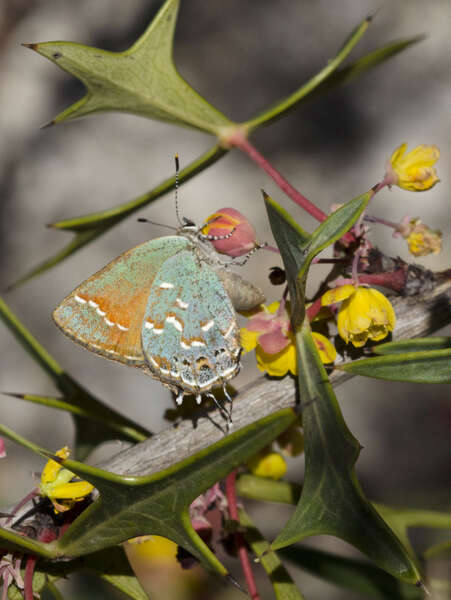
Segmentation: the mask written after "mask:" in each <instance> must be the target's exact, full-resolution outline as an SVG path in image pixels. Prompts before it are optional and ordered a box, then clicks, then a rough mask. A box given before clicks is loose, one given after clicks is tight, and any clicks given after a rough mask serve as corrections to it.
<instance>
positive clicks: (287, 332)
mask: <svg viewBox="0 0 451 600" xmlns="http://www.w3.org/2000/svg"><path fill="white" fill-rule="evenodd" d="M313 338H314V340H315V343H316V345H317V348H318V351H319V353H320V356H321V359H322V361H323V362H324V363H331V362H333V361H334V360H335V357H336V355H337V352H336V350H335V348H334V346H333V344H332V343H331V342H330V341H329V340H328V339H327V338H326V337H325V336H324V335H322V334H320V333H316V332H313ZM241 346H242V347H243V349H244V351H245V352H250V351H251V350H254V349H256V357H257V365H258V368H259V369H260V371H263V372H265V373H268V375H272V376H274V377H282V376H283V375H286V374H287V373H288V372H289V373H292V374H293V375H296V374H297V364H296V348H295V344H294V335H293V332H292V331H291V324H290V315H289V305H287V304H286V303H285V302H284V301H282V302H273V303H272V304H270V305H269V306H265V305H261V310H260V311H259V312H257V313H256V314H255V315H253V316H252V317H251V318H250V319H249V321H248V323H247V325H246V327H243V328H242V329H241Z"/></svg>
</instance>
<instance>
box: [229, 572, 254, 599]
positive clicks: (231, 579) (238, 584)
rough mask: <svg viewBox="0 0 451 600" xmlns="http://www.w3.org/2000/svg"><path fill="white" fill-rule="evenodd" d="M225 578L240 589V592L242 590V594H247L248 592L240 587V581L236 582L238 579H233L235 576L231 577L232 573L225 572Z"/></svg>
mask: <svg viewBox="0 0 451 600" xmlns="http://www.w3.org/2000/svg"><path fill="white" fill-rule="evenodd" d="M225 578H226V579H227V581H228V582H229V583H231V584H232V585H234V586H235V587H236V588H238V589H239V590H240V592H243V594H246V596H249V594H248V593H247V591H246V590H245V589H244V588H243V587H242V585H241V584H240V583H238V581H237V580H236V579H235V577H233V576H232V575H230V573H227V575H226V576H225Z"/></svg>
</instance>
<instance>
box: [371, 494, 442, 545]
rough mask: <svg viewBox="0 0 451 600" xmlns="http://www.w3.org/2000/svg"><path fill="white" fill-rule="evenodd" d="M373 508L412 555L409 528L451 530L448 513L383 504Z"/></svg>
mask: <svg viewBox="0 0 451 600" xmlns="http://www.w3.org/2000/svg"><path fill="white" fill-rule="evenodd" d="M374 507H375V508H376V510H377V512H378V513H379V514H380V515H381V516H382V518H383V519H384V520H385V521H386V522H387V523H388V524H389V525H390V527H391V528H392V529H393V531H394V532H395V533H396V535H397V536H398V538H399V539H400V540H401V541H402V543H403V544H404V546H405V547H406V548H408V549H410V551H411V554H412V555H413V549H412V547H411V545H410V541H409V537H408V530H409V528H410V527H428V528H433V529H451V515H450V514H449V513H448V512H440V511H436V510H422V509H418V508H399V507H395V506H386V505H384V504H375V505H374Z"/></svg>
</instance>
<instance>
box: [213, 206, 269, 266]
mask: <svg viewBox="0 0 451 600" xmlns="http://www.w3.org/2000/svg"><path fill="white" fill-rule="evenodd" d="M207 222H208V225H206V226H205V227H204V228H203V230H202V233H203V234H204V235H208V236H211V237H219V238H223V237H224V236H228V237H227V238H226V239H217V240H211V243H212V244H213V246H214V247H215V249H216V251H217V252H219V253H221V254H227V256H232V257H234V258H235V257H237V256H244V255H245V254H247V253H248V252H250V251H251V250H252V249H253V248H255V247H256V246H257V245H258V243H257V241H256V236H255V230H254V228H253V227H252V225H251V224H250V223H249V221H248V220H247V219H246V217H245V216H244V215H242V214H241V213H240V212H239V211H237V210H235V209H234V208H221V209H220V210H218V211H217V212H215V213H214V214H212V215H210V216H209V217H208V219H207Z"/></svg>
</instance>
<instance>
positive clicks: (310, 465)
mask: <svg viewBox="0 0 451 600" xmlns="http://www.w3.org/2000/svg"><path fill="white" fill-rule="evenodd" d="M296 342H297V352H298V385H299V393H300V398H301V407H302V423H303V430H304V440H305V478H304V484H303V489H302V493H301V498H300V501H299V504H298V505H297V507H296V510H295V512H294V514H293V515H292V517H291V518H290V519H289V521H288V523H287V524H286V525H285V527H284V528H283V530H282V531H281V533H280V534H279V535H278V536H277V538H276V539H275V541H274V542H273V543H272V548H273V549H275V550H277V549H279V548H282V547H284V546H288V545H290V544H293V543H295V542H296V541H299V540H302V539H305V538H307V537H310V536H312V535H319V534H326V535H334V536H336V537H339V538H341V539H343V540H345V541H346V542H348V543H350V544H352V545H353V546H355V547H356V548H358V549H359V550H360V551H361V552H363V553H364V554H366V555H367V556H368V557H369V558H370V559H371V560H372V561H374V562H375V563H376V564H377V565H378V566H379V567H380V568H382V569H384V570H385V571H387V572H388V573H390V574H391V575H394V576H395V577H398V578H400V579H402V580H403V581H405V582H407V583H414V584H417V583H418V582H419V581H420V578H419V573H418V570H417V567H416V565H415V563H414V562H413V560H412V559H411V557H410V556H409V554H408V552H407V551H406V549H405V548H404V547H403V546H402V544H401V543H400V541H399V540H398V539H397V538H396V536H395V535H394V534H393V532H392V531H391V530H390V528H389V527H388V526H387V524H386V523H385V522H384V521H383V520H382V518H381V517H380V516H379V514H378V513H377V512H376V510H375V509H374V508H373V506H372V505H371V503H370V502H368V500H367V499H366V498H365V496H364V494H363V491H362V489H361V487H360V484H359V482H358V480H357V477H356V474H355V470H354V464H355V462H356V460H357V457H358V455H359V452H360V444H359V442H358V441H357V440H356V439H355V437H354V436H353V435H352V433H351V432H350V431H349V429H348V428H347V426H346V423H345V421H344V420H343V416H342V414H341V411H340V408H339V406H338V402H337V399H336V397H335V394H334V392H333V389H332V386H331V384H330V381H329V379H328V377H327V373H326V371H325V369H324V367H323V365H322V363H321V360H320V358H319V355H318V351H317V349H316V346H315V342H314V340H313V338H312V335H311V332H310V328H309V325H308V323H305V324H304V325H303V327H302V328H301V330H300V331H299V332H298V333H297V335H296Z"/></svg>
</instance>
